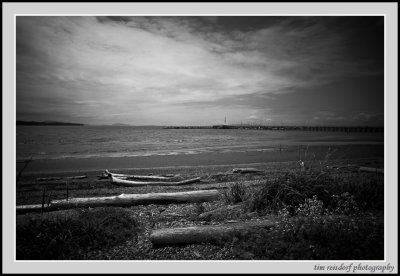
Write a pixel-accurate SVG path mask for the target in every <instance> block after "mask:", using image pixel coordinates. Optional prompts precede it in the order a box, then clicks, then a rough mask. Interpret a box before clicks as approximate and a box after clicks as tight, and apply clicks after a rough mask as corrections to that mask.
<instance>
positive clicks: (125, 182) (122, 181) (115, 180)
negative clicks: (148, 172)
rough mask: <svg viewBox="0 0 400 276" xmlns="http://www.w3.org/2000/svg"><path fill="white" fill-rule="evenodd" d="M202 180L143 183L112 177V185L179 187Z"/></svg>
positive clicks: (198, 178)
mask: <svg viewBox="0 0 400 276" xmlns="http://www.w3.org/2000/svg"><path fill="white" fill-rule="evenodd" d="M200 180H201V178H200V177H197V178H193V179H189V180H183V181H177V182H161V181H153V182H143V181H133V180H126V179H121V178H119V177H114V176H111V181H112V183H115V184H117V185H122V186H129V187H134V186H146V185H153V186H178V185H187V184H193V183H197V182H200Z"/></svg>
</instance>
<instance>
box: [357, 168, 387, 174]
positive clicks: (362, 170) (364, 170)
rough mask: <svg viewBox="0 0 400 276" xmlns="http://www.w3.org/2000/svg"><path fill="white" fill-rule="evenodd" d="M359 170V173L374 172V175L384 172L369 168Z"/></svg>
mask: <svg viewBox="0 0 400 276" xmlns="http://www.w3.org/2000/svg"><path fill="white" fill-rule="evenodd" d="M359 170H360V171H361V172H374V173H384V172H385V171H384V170H383V169H378V168H370V167H360V168H359Z"/></svg>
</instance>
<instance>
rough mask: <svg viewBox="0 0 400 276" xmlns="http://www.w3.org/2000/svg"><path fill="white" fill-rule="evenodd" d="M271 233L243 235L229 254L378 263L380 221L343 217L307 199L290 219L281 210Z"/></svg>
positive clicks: (368, 217) (381, 236) (381, 247)
mask: <svg viewBox="0 0 400 276" xmlns="http://www.w3.org/2000/svg"><path fill="white" fill-rule="evenodd" d="M280 217H281V222H280V223H279V224H277V225H276V226H275V227H273V228H272V230H258V231H252V232H248V233H245V234H243V235H241V236H239V237H236V238H234V239H233V240H232V241H231V251H232V254H234V255H236V256H246V255H244V254H243V252H246V253H247V255H248V256H251V258H252V259H268V260H382V259H383V257H384V256H383V253H384V233H383V229H384V228H383V220H382V219H380V218H379V217H377V216H374V215H371V214H363V215H358V216H347V215H339V214H336V213H332V212H330V211H327V210H326V209H324V208H323V203H322V201H319V200H317V199H316V197H315V198H314V199H308V201H306V203H304V205H303V206H302V207H300V208H298V209H297V212H296V213H295V215H293V216H292V215H290V214H289V212H288V211H287V210H285V209H283V211H281V213H280Z"/></svg>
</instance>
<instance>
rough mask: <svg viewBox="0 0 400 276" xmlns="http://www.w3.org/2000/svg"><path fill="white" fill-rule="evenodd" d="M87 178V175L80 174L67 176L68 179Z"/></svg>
mask: <svg viewBox="0 0 400 276" xmlns="http://www.w3.org/2000/svg"><path fill="white" fill-rule="evenodd" d="M85 178H87V176H86V175H78V176H69V177H66V179H85Z"/></svg>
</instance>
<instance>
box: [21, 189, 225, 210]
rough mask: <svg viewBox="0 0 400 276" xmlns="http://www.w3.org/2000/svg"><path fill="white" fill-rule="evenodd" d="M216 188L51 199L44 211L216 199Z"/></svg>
mask: <svg viewBox="0 0 400 276" xmlns="http://www.w3.org/2000/svg"><path fill="white" fill-rule="evenodd" d="M218 196H219V192H218V191H217V190H202V191H189V192H177V193H150V194H121V195H118V196H109V197H89V198H70V199H69V200H53V201H51V202H50V203H49V204H48V206H47V204H46V205H45V206H44V208H43V209H44V211H52V210H57V209H70V208H80V207H100V206H135V205H146V204H170V203H186V202H205V201H213V200H216V199H218ZM41 210H42V204H36V205H20V206H17V213H27V212H34V211H39V212H40V211H41Z"/></svg>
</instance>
